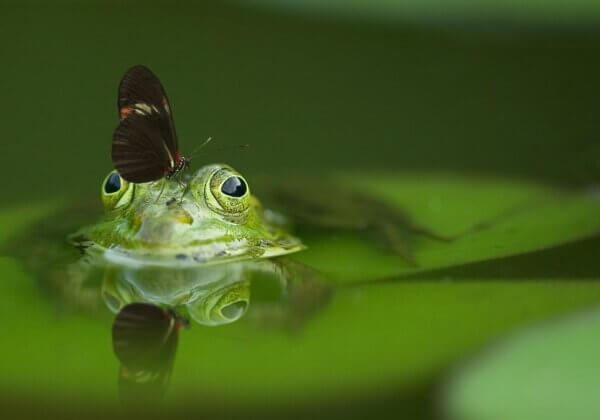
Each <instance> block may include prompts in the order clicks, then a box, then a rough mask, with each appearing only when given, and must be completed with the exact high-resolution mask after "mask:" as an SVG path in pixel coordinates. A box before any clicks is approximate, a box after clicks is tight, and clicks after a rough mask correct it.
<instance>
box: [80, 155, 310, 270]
mask: <svg viewBox="0 0 600 420" xmlns="http://www.w3.org/2000/svg"><path fill="white" fill-rule="evenodd" d="M101 200H102V203H103V205H104V209H105V215H104V217H103V218H102V219H101V220H100V221H99V222H97V223H94V224H92V225H89V226H86V227H83V228H81V229H79V230H78V231H77V232H76V233H75V234H73V235H72V236H71V237H70V240H71V242H72V243H73V244H74V245H75V246H77V247H83V248H88V247H90V246H91V247H93V248H96V251H97V252H96V254H98V255H102V257H103V259H104V261H105V262H108V263H113V264H120V265H126V266H161V267H185V266H197V265H212V264H220V263H225V262H232V261H239V260H248V259H257V258H270V257H276V256H280V255H286V254H291V253H294V252H298V251H301V250H303V249H304V248H305V246H304V245H303V244H302V242H301V241H300V240H299V239H298V238H296V237H295V236H293V235H291V234H290V233H288V232H287V231H286V230H285V229H284V228H283V227H282V226H280V225H278V224H277V223H276V222H275V221H276V217H273V216H272V213H270V212H266V211H264V209H263V207H262V205H261V203H260V201H259V200H258V199H257V198H256V197H255V196H253V195H252V194H251V192H250V187H249V185H248V182H247V181H246V179H245V178H244V177H243V176H242V175H241V174H240V173H239V172H238V171H236V170H235V169H233V168H232V167H231V166H229V165H226V164H210V165H206V166H204V167H201V168H199V169H198V170H197V171H196V172H195V173H193V174H191V175H190V176H188V177H187V178H186V179H185V180H184V181H183V182H182V181H180V182H176V181H168V180H164V179H163V180H161V181H156V182H149V183H140V184H138V183H132V182H127V181H126V180H125V179H123V178H122V177H121V176H120V175H119V173H118V172H117V171H116V170H113V171H111V172H110V173H109V174H108V175H107V176H106V177H105V178H104V181H103V182H102V188H101Z"/></svg>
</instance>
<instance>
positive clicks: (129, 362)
mask: <svg viewBox="0 0 600 420" xmlns="http://www.w3.org/2000/svg"><path fill="white" fill-rule="evenodd" d="M178 328H179V325H178V321H177V319H176V318H175V317H174V316H172V314H171V313H170V312H168V311H165V310H164V309H162V308H160V307H158V306H155V305H151V304H148V303H131V304H129V305H126V306H125V307H123V308H122V309H121V311H120V312H119V313H118V315H117V317H116V318H115V320H114V322H113V327H112V338H113V351H114V353H115V356H117V359H119V362H120V364H121V367H120V369H119V396H120V398H121V401H122V402H123V403H124V404H126V405H137V404H139V403H141V402H146V401H148V400H156V401H158V400H160V398H161V397H162V395H163V394H164V393H165V390H166V387H167V383H168V381H169V377H170V375H171V371H172V369H173V363H174V360H175V353H176V351H177V341H178Z"/></svg>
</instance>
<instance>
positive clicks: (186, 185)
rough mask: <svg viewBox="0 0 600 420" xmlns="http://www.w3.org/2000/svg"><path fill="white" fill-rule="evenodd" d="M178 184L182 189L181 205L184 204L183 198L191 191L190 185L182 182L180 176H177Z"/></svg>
mask: <svg viewBox="0 0 600 420" xmlns="http://www.w3.org/2000/svg"><path fill="white" fill-rule="evenodd" d="M177 182H178V183H179V186H180V187H181V189H182V193H181V197H179V204H181V203H183V197H184V196H185V193H187V191H188V189H189V186H190V183H189V182H187V183H186V182H184V181H182V179H181V175H180V174H178V175H177Z"/></svg>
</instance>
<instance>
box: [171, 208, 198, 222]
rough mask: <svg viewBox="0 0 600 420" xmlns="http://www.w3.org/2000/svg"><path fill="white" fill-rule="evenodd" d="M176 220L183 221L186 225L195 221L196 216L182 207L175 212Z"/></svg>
mask: <svg viewBox="0 0 600 420" xmlns="http://www.w3.org/2000/svg"><path fill="white" fill-rule="evenodd" d="M175 220H177V221H178V222H179V223H183V224H186V225H191V224H192V223H194V218H193V217H192V216H191V215H190V214H189V213H188V212H187V211H185V210H183V209H181V210H178V211H177V212H176V214H175Z"/></svg>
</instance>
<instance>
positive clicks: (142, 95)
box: [118, 65, 179, 157]
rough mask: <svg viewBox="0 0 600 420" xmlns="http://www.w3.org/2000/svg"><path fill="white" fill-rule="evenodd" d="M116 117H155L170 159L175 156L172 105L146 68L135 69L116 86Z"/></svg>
mask: <svg viewBox="0 0 600 420" xmlns="http://www.w3.org/2000/svg"><path fill="white" fill-rule="evenodd" d="M118 102H119V103H118V105H119V117H120V119H121V120H124V119H126V118H127V117H129V116H131V115H135V114H137V115H145V116H157V117H158V122H159V126H160V131H161V133H162V136H163V138H164V141H165V143H166V145H167V147H168V149H169V151H170V152H171V154H172V155H173V157H176V156H178V150H179V146H178V144H177V134H176V133H175V124H174V122H173V116H172V115H171V105H170V104H169V99H168V98H167V94H166V92H165V90H164V88H163V87H162V85H161V83H160V81H159V80H158V77H156V75H155V74H154V73H152V71H150V69H148V68H147V67H145V66H142V65H137V66H134V67H132V68H130V69H129V70H127V72H126V73H125V75H124V76H123V78H122V79H121V83H120V84H119V101H118Z"/></svg>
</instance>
